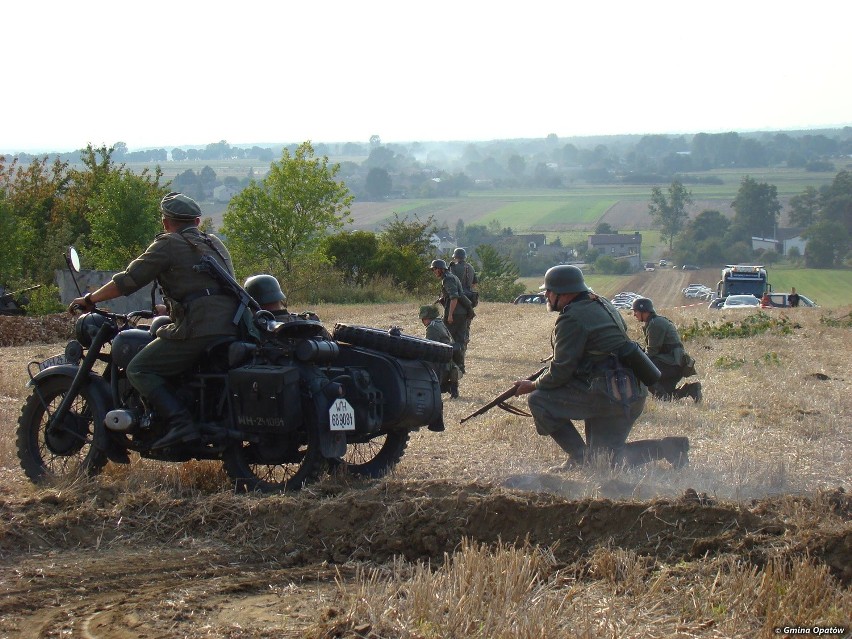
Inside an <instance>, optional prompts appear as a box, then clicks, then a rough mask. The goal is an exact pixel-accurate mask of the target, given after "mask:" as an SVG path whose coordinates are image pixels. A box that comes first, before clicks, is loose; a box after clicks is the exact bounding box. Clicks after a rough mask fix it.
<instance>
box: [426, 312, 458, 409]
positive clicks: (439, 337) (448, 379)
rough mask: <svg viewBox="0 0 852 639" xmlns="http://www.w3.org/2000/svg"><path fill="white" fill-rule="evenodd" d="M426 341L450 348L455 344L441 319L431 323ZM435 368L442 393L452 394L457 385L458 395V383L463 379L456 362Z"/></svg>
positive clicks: (436, 365) (438, 365)
mask: <svg viewBox="0 0 852 639" xmlns="http://www.w3.org/2000/svg"><path fill="white" fill-rule="evenodd" d="M426 339H428V340H432V341H433V342H441V343H442V344H448V345H450V346H452V344H453V336H452V335H450V331H449V329H448V328H447V325H446V324H444V321H443V320H442V319H440V318H436V319H433V320H432V321H431V322H429V325H428V326H427V327H426ZM433 366H434V367H435V375H437V377H438V381H439V382H440V383H441V392H444V393H447V392H452V385H453V384H455V385H456V389H455V392H456V394H458V383H459V378H460V377H461V374H460V372H459V367H458V365H457V364H456V363H455V362H453V361H450V362H446V363H444V364H437V363H436V364H433Z"/></svg>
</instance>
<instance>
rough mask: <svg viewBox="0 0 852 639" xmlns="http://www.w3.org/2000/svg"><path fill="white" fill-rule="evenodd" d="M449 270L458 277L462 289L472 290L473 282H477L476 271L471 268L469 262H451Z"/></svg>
mask: <svg viewBox="0 0 852 639" xmlns="http://www.w3.org/2000/svg"><path fill="white" fill-rule="evenodd" d="M450 270H451V271H452V272H453V275H455V276H456V277H457V278H459V281H460V282H461V285H462V290H463V291H472V290H473V286H474V284H478V283H479V280H478V279H477V278H476V271H474V270H473V267H472V266H471V265H470V263H469V262H452V263H451V264H450Z"/></svg>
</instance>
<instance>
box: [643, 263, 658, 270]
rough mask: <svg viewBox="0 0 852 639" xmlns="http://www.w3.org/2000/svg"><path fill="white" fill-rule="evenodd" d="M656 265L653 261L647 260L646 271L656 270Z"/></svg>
mask: <svg viewBox="0 0 852 639" xmlns="http://www.w3.org/2000/svg"><path fill="white" fill-rule="evenodd" d="M655 266H656V264H654V263H653V262H645V270H646V271H656V270H657V269H656V268H654V267H655Z"/></svg>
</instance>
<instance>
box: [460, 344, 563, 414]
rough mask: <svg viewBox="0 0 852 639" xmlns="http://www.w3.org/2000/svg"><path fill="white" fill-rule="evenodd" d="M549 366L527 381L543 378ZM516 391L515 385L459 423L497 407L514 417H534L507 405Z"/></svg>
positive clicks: (521, 409)
mask: <svg viewBox="0 0 852 639" xmlns="http://www.w3.org/2000/svg"><path fill="white" fill-rule="evenodd" d="M551 359H553V357H548V358H547V359H546V360H543V361H550V360H551ZM548 366H549V365H548ZM548 366H542V367H541V368H540V369H538V370H537V371H536V372H535V373H533V374H532V375H530V376H529V377H527V380H528V381H530V382H534V381H535V380H537V379H538V378H539V377H541V374H542V373H544V371H546V370H547V368H548ZM515 390H516V387H515V386H514V385H512V387H511V388H509V389H508V390H505V391H503V392H502V393H500V394H499V395H497V397H495V398H494V399H492V400H491V401H490V402H488V403H487V404H485V405H484V406H480V407H479V408H477V409H476V410H475V411H473V412H472V413H471V414H470V415H468V416H467V417H464V418H462V420H461V421H459V423H460V424H464V423H465V422H466V421H467V420H469V419H472V418H474V417H477V416H478V415H482V413H486V412H488V411H489V410H491V409H492V408H494V407H495V406H496V407H497V408H502V409H503V410H504V411H506V412H507V413H512V415H522V416H523V417H532V415H530V414H529V413H528V412H527V411H525V410H524V409H523V408H518V407H517V406H513V405H512V404H507V403H506V402H507V401H508V400H509V399H511V398H512V397H514V396H515Z"/></svg>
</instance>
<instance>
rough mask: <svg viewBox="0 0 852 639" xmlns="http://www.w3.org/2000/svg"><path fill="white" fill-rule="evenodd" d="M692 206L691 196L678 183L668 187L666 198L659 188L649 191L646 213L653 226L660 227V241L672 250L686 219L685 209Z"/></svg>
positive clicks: (675, 182)
mask: <svg viewBox="0 0 852 639" xmlns="http://www.w3.org/2000/svg"><path fill="white" fill-rule="evenodd" d="M690 204H692V194H691V193H690V192H689V191H688V190H687V189H686V187H684V186H683V184H681V183H680V182H678V181H677V180H675V181H674V182H672V183H671V184H670V185H669V188H668V197H667V196H666V194H665V193H663V191H662V189H660V187H658V186H655V187H653V188H652V189H651V203H650V204H649V205H648V213H649V214H650V215H651V218H652V219H653V223H654V226H658V227H660V239H661V240H662V241H663V242H668V245H669V250H671V249H672V246H673V244H674V239H675V237H676V236H677V234H678V233H680V231H681V230H682V229H683V227H684V225H685V224H686V220H687V218H688V214H687V212H686V207H687V206H688V205H690Z"/></svg>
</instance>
